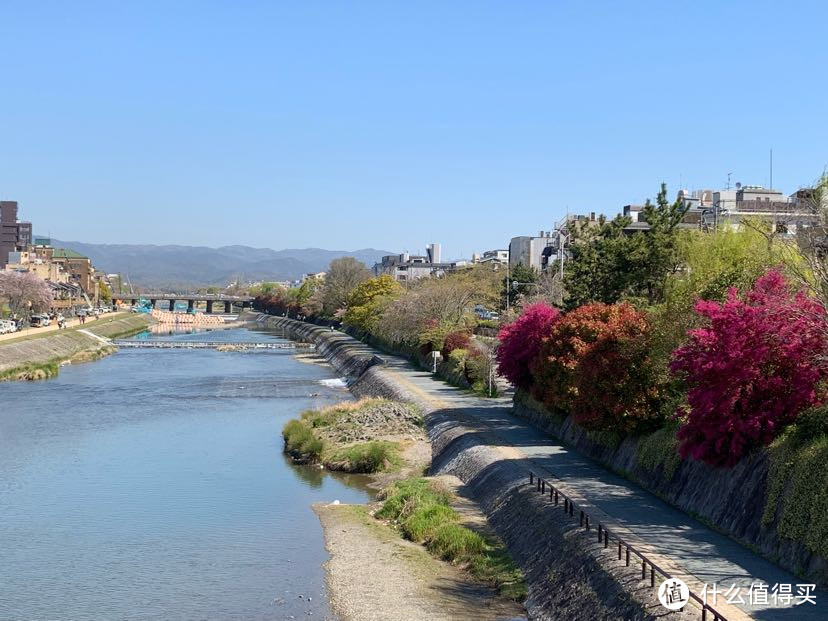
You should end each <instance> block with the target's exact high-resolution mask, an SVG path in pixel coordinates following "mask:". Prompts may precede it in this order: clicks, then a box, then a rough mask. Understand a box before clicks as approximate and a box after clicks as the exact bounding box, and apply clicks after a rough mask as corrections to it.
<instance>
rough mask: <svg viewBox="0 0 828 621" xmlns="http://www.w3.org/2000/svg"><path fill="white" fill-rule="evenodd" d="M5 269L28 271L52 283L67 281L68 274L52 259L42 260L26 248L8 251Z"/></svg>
mask: <svg viewBox="0 0 828 621" xmlns="http://www.w3.org/2000/svg"><path fill="white" fill-rule="evenodd" d="M5 269H6V271H10V272H29V273H30V274H34V275H35V276H37V277H38V278H41V279H43V280H48V281H50V282H53V283H68V282H69V274H67V273H66V272H65V271H64V270H63V267H62V266H61V265H59V264H57V263H53V262H52V261H44V260H43V259H41V258H39V257H38V256H37V255H36V254H34V253H32V252H30V251H28V250H15V251H14V252H10V253H9V259H8V262H7V263H6V268H5Z"/></svg>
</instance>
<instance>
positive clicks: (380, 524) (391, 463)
mask: <svg viewBox="0 0 828 621" xmlns="http://www.w3.org/2000/svg"><path fill="white" fill-rule="evenodd" d="M421 425H422V422H421V420H420V416H419V412H418V410H417V408H415V407H413V406H411V405H407V404H402V403H400V402H395V401H389V400H384V399H364V400H361V401H359V402H356V403H352V402H347V403H345V404H340V405H337V406H330V407H328V408H324V409H322V410H317V411H314V412H313V413H305V414H304V415H303V416H302V418H301V419H300V420H299V421H293V422H291V423H290V424H289V425H288V426H287V427H286V433H285V437H286V451H287V452H288V453H289V454H291V455H292V456H293V457H294V458H296V459H298V460H300V461H301V462H303V463H304V462H309V461H310V462H311V463H317V462H318V463H323V464H325V466H326V467H327V468H328V469H333V470H345V471H354V470H353V469H354V467H355V466H357V465H358V464H363V465H364V464H365V463H366V461H365V460H366V459H367V457H346V455H348V454H349V453H348V452H349V451H351V450H352V451H354V452H355V453H357V454H360V455H365V456H367V455H370V454H371V451H367V450H365V447H367V446H369V445H370V444H377V443H381V444H383V445H384V446H386V447H387V446H388V445H389V444H390V445H392V446H393V447H394V448H393V449H390V450H389V449H387V448H386V451H387V452H385V453H384V455H385V456H386V457H385V458H384V460H383V461H384V465H383V464H380V465H379V466H380V467H379V468H378V469H377V470H376V471H374V470H373V466H372V469H371V470H367V471H369V472H373V474H371V475H370V478H371V480H372V483H371V484H370V487H374V488H376V489H382V488H385V487H387V486H389V485H392V484H393V483H395V482H396V481H402V480H412V478H413V479H416V480H420V479H418V477H421V476H422V474H423V472H424V471H425V470H426V469H427V468H428V466H429V464H430V463H431V446H430V444H429V443H428V439H427V438H426V436H425V434H424V432H423V429H422V426H421ZM288 428H290V431H287V429H288ZM300 428H301V430H300ZM309 435H312V436H313V437H314V438H315V442H316V444H314V443H313V442H311V440H310V439H309ZM366 443H367V444H366ZM370 463H371V464H374V465H376V464H375V461H371V462H370ZM359 467H362V466H359ZM363 471H365V470H363ZM434 484H436V485H437V486H438V487H439V489H441V490H443V491H445V492H446V494H447V496H449V497H450V500H449V502H448V505H449V506H450V508H451V509H453V510H454V511H455V512H456V518H455V519H454V520H453V522H455V521H456V524H457V525H458V526H460V527H465V528H467V529H469V530H471V531H474V532H475V533H477V534H478V535H481V536H483V537H484V538H485V539H486V540H487V541H490V542H494V541H495V539H496V537H495V534H494V532H493V531H492V530H491V529H490V528H489V527H488V525H487V523H486V519H485V517H484V515H483V512H482V511H481V510H480V508H479V507H478V506H477V505H476V504H475V503H474V502H473V501H472V500H471V498H470V497H468V496H467V495H465V494H464V493H463V489H464V486H463V485H462V483H461V482H460V481H459V480H458V479H456V478H455V477H439V481H435V482H434ZM382 504H383V503H372V504H369V505H350V506H347V507H342V506H338V505H330V506H327V505H324V506H315V507H314V510H315V511H316V512H317V514H318V515H319V518H320V521H321V523H322V526H323V530H324V532H325V538H326V546H327V549H328V551H329V553H330V554H331V557H332V558H331V560H330V561H329V562H328V563H327V564H326V570H327V580H328V585H329V593H330V595H331V599H332V602H333V604H334V607H335V609H336V610H337V612H338V613H339V614H340V615H341V617H342V618H343V619H344V620H345V621H349V620H359V621H362V620H363V619H368V620H370V619H402V620H407V619H412V620H413V619H435V620H442V619H499V620H502V619H509V618H523V617H521V616H520V615H521V614H522V612H523V608H522V606H520V605H519V604H517V603H516V602H514V601H511V600H510V599H508V598H506V597H504V596H502V595H501V594H500V592H499V591H498V589H497V588H495V586H494V584H495V582H490V581H489V580H488V579H487V580H482V579H481V578H480V576H479V575H478V574H477V573H475V571H473V570H472V569H471V566H469V567H466V565H468V561H467V560H464V561H463V562H459V561H458V560H457V559H458V558H459V556H452V557H446V558H453V559H454V560H455V563H458V564H459V565H461V567H462V568H461V567H458V566H455V565H453V564H451V563H449V562H444V561H442V560H440V558H439V553H437V555H436V556H435V553H434V552H429V551H428V549H427V548H426V547H424V546H423V545H420V544H417V543H412V542H411V541H408V540H407V539H405V538H404V537H403V534H404V530H403V529H401V528H399V527H398V526H397V525H396V522H388V521H387V519H388V518H387V517H386V519H384V520H379V519H375V518H374V517H373V514H374V512H375V511H377V510H378V509H379V508H380V507H381V506H382ZM446 509H447V510H448V507H446ZM432 528H436V526H433V527H432ZM417 541H419V539H417ZM464 558H465V557H464ZM477 561H479V562H480V563H487V562H489V561H488V560H486V561H484V560H483V559H482V558H481V557H478V559H477ZM477 561H476V562H477ZM500 575H502V574H500ZM401 598H402V600H403V601H402V603H401V604H400V605H401V608H400V609H399V610H398V609H397V606H396V605H395V609H394V614H393V615H392V616H389V611H388V610H387V608H385V607H382V606H381V607H380V608H377V606H378V602H385V601H400V599H401ZM481 607H482V608H484V611H485V614H481V613H480V610H479V609H480V608H481Z"/></svg>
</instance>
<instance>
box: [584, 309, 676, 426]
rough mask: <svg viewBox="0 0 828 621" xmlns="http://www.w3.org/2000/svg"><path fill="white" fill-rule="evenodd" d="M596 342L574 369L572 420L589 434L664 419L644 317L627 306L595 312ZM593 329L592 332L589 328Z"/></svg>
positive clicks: (588, 348)
mask: <svg viewBox="0 0 828 621" xmlns="http://www.w3.org/2000/svg"><path fill="white" fill-rule="evenodd" d="M596 311H597V312H596V313H595V314H594V315H593V317H594V318H595V320H598V321H601V322H603V325H600V324H599V325H596V326H595V328H594V329H595V331H596V332H595V334H596V336H595V341H594V342H593V343H592V344H591V345H589V346H586V343H584V346H583V349H581V353H580V356H579V357H578V360H577V363H576V365H575V368H574V369H573V376H572V385H573V387H574V389H575V396H574V400H573V402H572V415H573V418H574V420H575V422H576V423H578V424H579V425H581V426H582V427H584V428H585V429H594V430H612V431H614V432H621V433H625V432H630V431H632V430H634V429H639V428H641V427H643V426H646V425H647V424H650V425H651V426H652V425H653V423H654V422H655V421H657V420H660V419H661V417H662V414H661V411H660V408H659V405H660V397H661V391H660V389H659V386H658V384H657V382H656V373H655V370H654V368H653V365H652V363H651V360H650V356H649V326H648V324H647V319H646V317H645V315H644V314H643V313H641V312H639V311H637V310H635V309H634V308H633V307H632V306H629V305H627V304H614V305H612V306H609V307H605V308H602V309H596ZM590 329H592V328H590Z"/></svg>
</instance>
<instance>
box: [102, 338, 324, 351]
mask: <svg viewBox="0 0 828 621" xmlns="http://www.w3.org/2000/svg"><path fill="white" fill-rule="evenodd" d="M112 344H113V345H115V346H116V347H123V348H127V349H138V348H141V349H144V348H146V349H219V348H222V347H226V348H227V349H314V348H315V346H314V345H313V344H311V343H252V342H240V343H230V342H227V341H137V340H126V339H116V340H114V341H112Z"/></svg>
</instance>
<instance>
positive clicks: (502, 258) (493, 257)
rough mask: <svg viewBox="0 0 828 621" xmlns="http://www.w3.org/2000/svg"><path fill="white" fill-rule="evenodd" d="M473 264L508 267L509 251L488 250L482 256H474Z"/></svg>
mask: <svg viewBox="0 0 828 621" xmlns="http://www.w3.org/2000/svg"><path fill="white" fill-rule="evenodd" d="M471 262H472V263H484V264H487V265H508V264H509V251H508V250H487V251H486V252H484V253H483V254H482V255H480V254H475V255H473V256H472V261H471Z"/></svg>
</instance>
